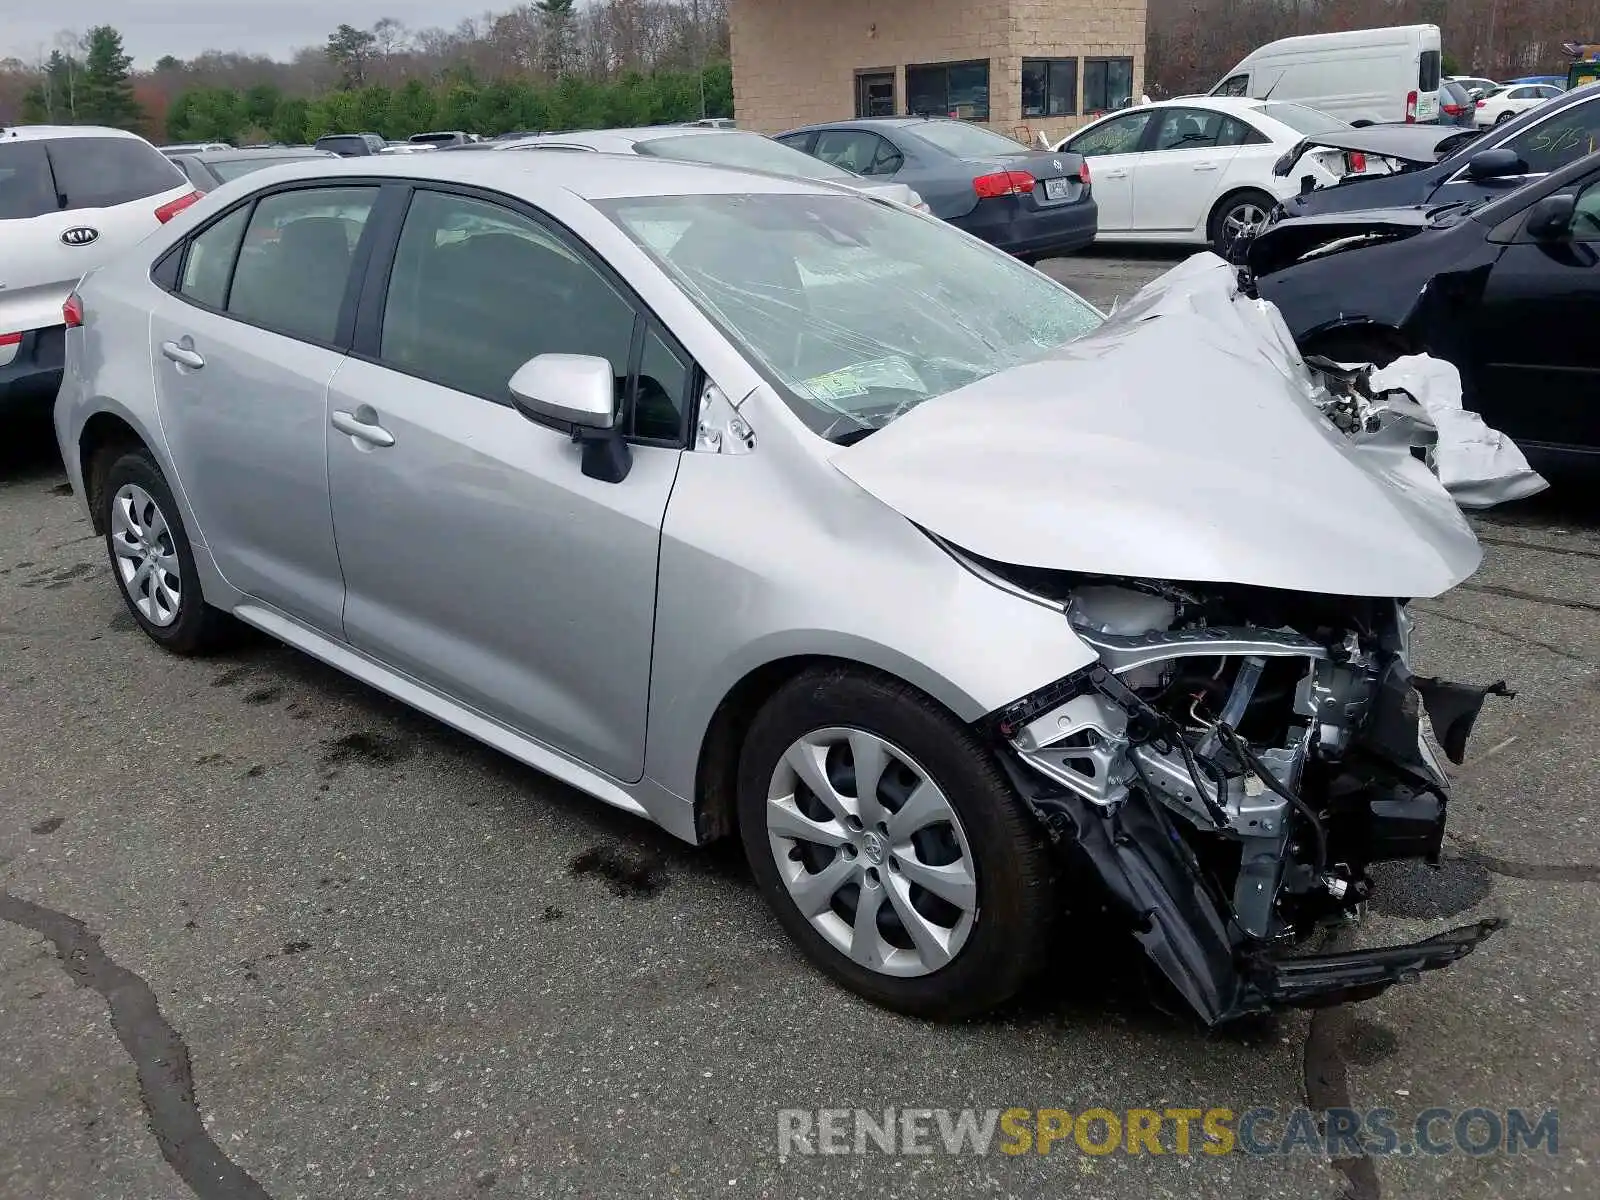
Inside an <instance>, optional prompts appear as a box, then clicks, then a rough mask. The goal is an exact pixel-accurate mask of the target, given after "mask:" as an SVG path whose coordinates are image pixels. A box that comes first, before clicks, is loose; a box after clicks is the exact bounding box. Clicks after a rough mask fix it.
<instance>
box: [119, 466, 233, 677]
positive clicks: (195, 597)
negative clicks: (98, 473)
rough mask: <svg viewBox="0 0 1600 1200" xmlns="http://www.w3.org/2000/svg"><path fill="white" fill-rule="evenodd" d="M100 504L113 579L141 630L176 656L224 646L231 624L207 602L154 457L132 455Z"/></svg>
mask: <svg viewBox="0 0 1600 1200" xmlns="http://www.w3.org/2000/svg"><path fill="white" fill-rule="evenodd" d="M100 497H101V503H102V504H103V505H104V511H103V512H102V514H101V515H102V517H103V518H104V522H105V530H106V553H107V555H108V556H109V557H110V559H111V572H112V574H113V575H114V576H115V577H116V580H117V587H118V589H119V590H120V591H121V592H122V599H123V601H124V602H125V603H126V604H127V606H128V611H129V612H131V613H132V614H133V619H134V620H135V621H137V622H138V623H139V628H141V629H143V630H144V631H145V633H146V634H148V635H149V637H150V638H151V640H153V641H155V642H157V643H158V644H160V645H162V646H164V647H166V648H167V649H168V650H171V651H172V652H173V653H174V654H200V653H204V652H205V651H207V650H211V649H214V648H216V647H217V646H219V645H220V644H221V643H222V642H223V641H224V640H226V635H227V633H228V632H229V630H230V628H231V625H232V621H231V619H230V618H229V617H228V616H227V614H225V613H223V612H221V611H219V610H217V609H215V608H212V607H211V606H210V605H209V604H207V603H206V602H205V597H204V596H202V595H201V594H200V579H199V573H198V571H197V570H196V568H195V562H194V552H193V550H191V549H190V547H189V538H188V535H187V534H186V533H185V532H184V529H183V521H182V518H181V517H180V516H179V515H178V505H177V503H176V502H175V501H174V500H173V498H172V490H171V489H170V488H169V487H168V486H167V481H166V479H165V477H163V475H162V474H161V469H160V468H159V467H158V466H157V465H156V463H155V460H154V459H153V458H152V457H151V456H150V452H149V451H148V450H145V449H143V448H142V447H141V448H138V449H134V450H128V451H126V452H125V453H123V454H121V455H120V456H119V457H118V458H117V459H116V460H115V461H114V462H112V464H111V466H110V468H109V469H108V470H107V471H106V474H105V479H104V481H103V483H102V485H101V487H100Z"/></svg>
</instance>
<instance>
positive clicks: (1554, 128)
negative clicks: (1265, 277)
mask: <svg viewBox="0 0 1600 1200" xmlns="http://www.w3.org/2000/svg"><path fill="white" fill-rule="evenodd" d="M1461 132H1462V133H1463V134H1465V133H1466V131H1465V130H1463V131H1461ZM1354 134H1355V135H1356V136H1354V137H1346V138H1344V139H1341V140H1342V141H1343V142H1344V144H1345V145H1346V146H1347V147H1350V146H1356V147H1358V146H1359V145H1360V137H1361V136H1365V135H1369V134H1370V135H1372V136H1373V137H1374V138H1386V137H1388V136H1389V131H1387V130H1385V129H1382V128H1374V129H1369V130H1356V131H1354ZM1310 144H1314V141H1313V142H1312V143H1310ZM1596 150H1600V87H1597V88H1582V89H1579V90H1578V91H1573V92H1567V93H1566V94H1564V95H1562V96H1560V97H1558V98H1557V99H1554V100H1549V101H1546V102H1545V103H1543V104H1540V105H1539V106H1538V107H1537V108H1532V109H1529V110H1528V111H1527V112H1524V113H1522V114H1520V115H1518V116H1515V117H1513V118H1512V119H1511V120H1509V121H1507V122H1505V124H1503V125H1495V126H1491V127H1490V128H1489V129H1487V130H1485V131H1484V132H1482V133H1481V134H1478V135H1476V136H1471V135H1468V136H1465V137H1463V138H1462V140H1461V141H1460V142H1459V143H1457V144H1455V146H1454V148H1453V149H1452V150H1451V151H1450V152H1449V153H1447V154H1446V155H1445V156H1444V157H1443V158H1435V157H1433V156H1431V155H1430V156H1426V157H1423V158H1418V159H1415V160H1414V162H1413V168H1412V169H1411V170H1406V171H1400V172H1397V173H1394V174H1390V175H1377V176H1347V177H1346V178H1344V179H1342V180H1340V181H1339V184H1338V186H1337V187H1322V188H1318V189H1316V190H1315V191H1310V192H1304V193H1302V194H1300V195H1297V196H1294V197H1292V198H1291V199H1289V200H1286V201H1285V202H1284V204H1283V209H1282V212H1281V213H1280V214H1279V215H1280V216H1281V217H1283V218H1295V217H1307V216H1314V215H1317V214H1319V213H1333V212H1349V211H1353V210H1356V209H1369V208H1403V207H1406V206H1408V205H1419V206H1423V207H1437V206H1439V205H1444V204H1452V203H1457V202H1460V201H1466V200H1477V199H1483V198H1486V197H1491V196H1498V195H1503V194H1505V193H1507V192H1510V191H1514V190H1516V189H1517V188H1520V187H1522V186H1523V185H1524V184H1526V183H1529V182H1530V181H1532V180H1534V179H1538V178H1539V177H1541V176H1543V175H1545V174H1548V173H1549V172H1551V171H1555V170H1559V169H1560V168H1561V167H1564V166H1566V165H1567V164H1568V163H1570V162H1574V161H1576V160H1577V159H1579V158H1582V157H1583V156H1584V155H1586V154H1592V153H1594V152H1595V151H1596Z"/></svg>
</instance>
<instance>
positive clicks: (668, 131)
mask: <svg viewBox="0 0 1600 1200" xmlns="http://www.w3.org/2000/svg"><path fill="white" fill-rule="evenodd" d="M730 134H732V135H733V136H735V137H746V138H749V137H762V136H763V135H762V134H759V133H753V132H751V131H750V130H748V129H717V128H714V127H712V126H710V125H636V126H633V127H632V128H628V129H564V130H561V131H560V132H559V133H535V134H530V135H529V136H527V137H525V138H520V139H516V141H515V142H513V144H520V143H524V142H560V141H567V142H575V143H576V142H582V141H583V140H584V139H586V138H587V139H592V140H594V141H597V142H598V141H601V140H602V139H606V138H612V139H615V140H617V141H623V142H628V143H630V144H631V143H634V142H649V141H654V140H655V139H657V138H667V137H727V136H729V135H730ZM508 140H509V139H508Z"/></svg>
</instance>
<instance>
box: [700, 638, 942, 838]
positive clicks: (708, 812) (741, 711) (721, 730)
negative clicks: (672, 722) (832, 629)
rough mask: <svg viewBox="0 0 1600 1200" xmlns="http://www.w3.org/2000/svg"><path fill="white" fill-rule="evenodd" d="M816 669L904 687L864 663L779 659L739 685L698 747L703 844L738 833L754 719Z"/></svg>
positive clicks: (798, 657) (811, 656) (820, 656)
mask: <svg viewBox="0 0 1600 1200" xmlns="http://www.w3.org/2000/svg"><path fill="white" fill-rule="evenodd" d="M815 667H837V668H838V669H840V670H845V671H861V672H868V673H871V674H875V675H879V676H882V677H884V678H888V679H895V680H897V681H898V682H901V683H905V682H906V681H905V680H903V679H900V678H899V676H896V675H893V674H891V673H890V672H887V671H881V670H879V669H878V668H876V667H870V666H867V665H866V664H865V663H861V662H856V661H854V660H851V659H847V658H834V657H832V656H831V655H826V654H800V655H794V656H793V657H790V658H780V659H776V660H774V661H772V662H769V663H765V664H763V665H762V666H759V667H757V668H756V669H755V670H753V671H751V672H750V673H749V674H748V675H746V676H745V677H744V678H743V679H741V680H739V682H738V683H736V684H734V685H733V687H732V688H731V689H730V690H729V691H728V694H727V695H726V696H724V697H723V698H722V703H721V704H719V705H717V711H716V712H715V713H713V714H712V715H711V724H710V725H709V726H707V728H706V733H705V737H703V738H702V739H701V741H700V762H699V765H698V767H697V768H696V770H695V832H696V833H697V834H698V835H699V840H700V841H701V842H702V843H705V842H712V841H716V840H717V839H718V838H723V837H728V836H730V835H731V834H734V833H737V832H738V828H739V816H738V802H737V797H738V791H739V751H740V749H741V748H742V747H743V746H744V739H745V735H746V734H747V733H749V731H750V726H751V724H752V722H754V721H755V719H756V714H758V713H759V712H760V711H761V709H762V708H763V707H764V706H765V705H766V703H767V701H768V700H770V699H772V697H773V696H774V695H775V694H776V693H777V692H778V690H779V689H780V688H782V687H783V686H784V685H785V684H787V683H788V682H789V681H790V680H792V679H794V678H796V677H797V676H799V675H801V674H802V673H804V672H806V671H809V670H811V669H813V668H815ZM907 686H911V685H910V684H907Z"/></svg>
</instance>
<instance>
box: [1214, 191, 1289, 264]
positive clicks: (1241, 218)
mask: <svg viewBox="0 0 1600 1200" xmlns="http://www.w3.org/2000/svg"><path fill="white" fill-rule="evenodd" d="M1277 203H1278V202H1277V201H1276V200H1274V199H1273V198H1272V197H1271V196H1269V195H1267V193H1265V192H1236V193H1234V194H1233V195H1232V196H1224V197H1223V198H1222V200H1221V201H1220V202H1219V203H1218V204H1217V207H1216V208H1215V209H1213V210H1212V213H1211V224H1210V230H1211V248H1212V249H1213V250H1215V251H1216V252H1217V253H1218V254H1220V255H1221V256H1222V257H1223V258H1227V257H1228V252H1229V250H1230V249H1231V248H1232V247H1233V244H1234V243H1235V242H1236V241H1238V240H1239V239H1240V238H1243V237H1247V236H1249V235H1250V234H1252V233H1254V232H1255V231H1256V230H1258V229H1261V228H1264V227H1265V226H1266V223H1267V214H1268V213H1270V212H1271V211H1272V210H1273V207H1274V206H1275V205H1276V204H1277Z"/></svg>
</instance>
